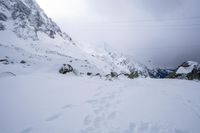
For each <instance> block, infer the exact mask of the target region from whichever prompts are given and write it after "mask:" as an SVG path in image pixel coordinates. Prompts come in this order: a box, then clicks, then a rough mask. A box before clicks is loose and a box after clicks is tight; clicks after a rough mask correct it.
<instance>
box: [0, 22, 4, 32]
mask: <svg viewBox="0 0 200 133" xmlns="http://www.w3.org/2000/svg"><path fill="white" fill-rule="evenodd" d="M1 30H5V26H4V25H3V24H2V23H0V31H1Z"/></svg>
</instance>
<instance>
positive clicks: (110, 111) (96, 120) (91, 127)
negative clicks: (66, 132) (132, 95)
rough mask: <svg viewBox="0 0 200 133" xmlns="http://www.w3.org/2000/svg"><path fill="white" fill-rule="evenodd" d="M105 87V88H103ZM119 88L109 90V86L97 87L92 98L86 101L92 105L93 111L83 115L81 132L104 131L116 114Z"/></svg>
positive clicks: (93, 132)
mask: <svg viewBox="0 0 200 133" xmlns="http://www.w3.org/2000/svg"><path fill="white" fill-rule="evenodd" d="M105 89H107V90H105ZM120 92H121V90H120V89H119V88H116V90H114V91H113V90H109V88H99V89H98V91H97V93H96V94H95V95H94V97H95V98H94V99H92V100H88V101H86V104H89V105H90V106H91V107H92V110H93V112H92V113H91V114H88V115H86V116H85V118H84V120H83V124H84V126H85V128H84V129H82V130H81V133H101V132H106V131H104V130H106V127H109V126H110V123H111V121H112V120H114V119H115V117H116V116H117V111H116V107H117V105H118V104H119V102H120V100H119V99H118V97H119V95H120Z"/></svg>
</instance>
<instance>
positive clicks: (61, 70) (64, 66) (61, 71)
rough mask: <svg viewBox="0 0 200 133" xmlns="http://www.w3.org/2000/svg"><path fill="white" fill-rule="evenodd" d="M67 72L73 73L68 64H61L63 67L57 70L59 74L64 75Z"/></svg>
mask: <svg viewBox="0 0 200 133" xmlns="http://www.w3.org/2000/svg"><path fill="white" fill-rule="evenodd" d="M69 72H73V67H72V66H71V65H69V64H63V66H62V67H61V68H60V70H59V73H61V74H66V73H69Z"/></svg>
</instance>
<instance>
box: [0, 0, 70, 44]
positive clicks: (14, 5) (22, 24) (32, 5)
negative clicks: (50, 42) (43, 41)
mask: <svg viewBox="0 0 200 133" xmlns="http://www.w3.org/2000/svg"><path fill="white" fill-rule="evenodd" d="M0 6H1V8H0V21H7V18H9V21H13V22H14V23H13V27H12V28H13V32H14V33H16V35H17V36H18V37H20V38H23V39H27V38H32V39H33V40H38V32H43V33H45V34H46V35H48V36H49V37H50V38H55V36H56V35H59V36H60V37H62V38H63V39H68V40H70V41H72V39H71V37H69V36H68V35H67V34H66V33H64V32H62V31H61V29H60V28H59V26H58V25H57V24H56V23H55V22H53V21H52V20H51V19H50V18H48V17H47V15H46V14H45V13H44V12H43V10H42V9H41V8H40V7H39V5H38V4H37V3H36V2H35V1H34V0H0ZM5 13H6V15H8V16H6V15H5ZM9 26H10V25H9ZM0 27H2V26H0ZM0 29H2V28H0Z"/></svg>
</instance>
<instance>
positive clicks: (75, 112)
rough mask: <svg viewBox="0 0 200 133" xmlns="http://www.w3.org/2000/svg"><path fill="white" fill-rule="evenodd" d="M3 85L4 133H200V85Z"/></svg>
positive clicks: (43, 81) (39, 77) (67, 80)
mask: <svg viewBox="0 0 200 133" xmlns="http://www.w3.org/2000/svg"><path fill="white" fill-rule="evenodd" d="M0 84H1V87H0V106H1V110H0V118H1V119H0V129H1V132H2V133H66V132H67V133H199V132H200V125H199V123H200V88H199V86H200V82H195V81H186V80H176V79H173V80H166V79H165V80H155V79H149V78H147V79H143V78H138V79H135V80H129V79H127V78H120V79H118V80H114V81H104V80H100V79H98V78H89V77H85V76H84V77H77V76H63V75H60V74H57V73H55V72H48V73H46V72H41V71H38V72H35V73H34V74H28V75H21V76H15V77H14V76H13V77H4V78H0Z"/></svg>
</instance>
